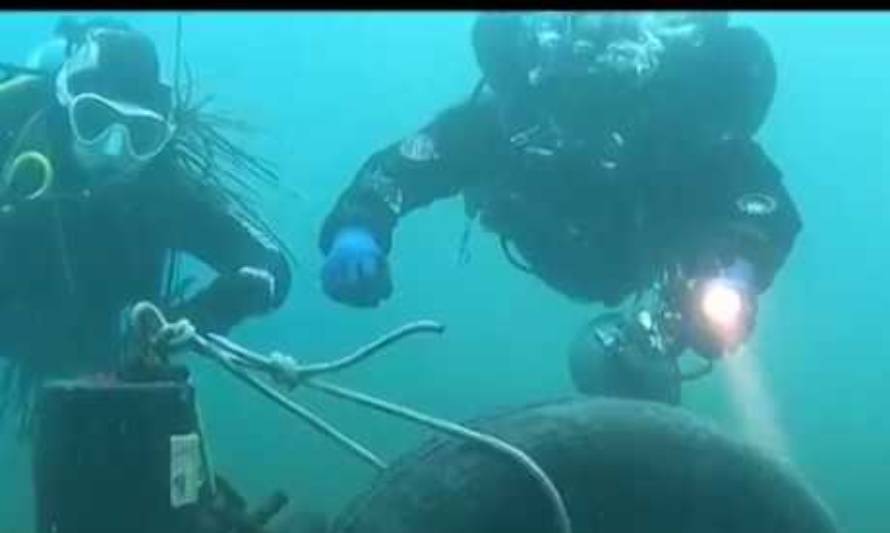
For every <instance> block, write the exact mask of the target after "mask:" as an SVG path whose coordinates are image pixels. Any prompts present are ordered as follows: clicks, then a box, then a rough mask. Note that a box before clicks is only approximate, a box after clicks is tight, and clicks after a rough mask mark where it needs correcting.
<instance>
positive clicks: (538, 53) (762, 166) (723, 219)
mask: <svg viewBox="0 0 890 533" xmlns="http://www.w3.org/2000/svg"><path fill="white" fill-rule="evenodd" d="M473 44H474V47H475V52H476V57H477V59H478V62H479V64H480V67H481V69H482V72H483V74H484V80H483V81H484V85H480V87H479V89H478V90H477V91H476V92H475V93H474V95H473V96H472V97H471V98H470V99H469V100H467V101H465V102H462V103H459V104H457V105H455V106H453V107H451V108H449V109H447V110H445V111H444V112H443V113H441V114H440V115H439V116H438V117H437V118H436V119H435V120H433V121H432V122H431V123H430V124H428V125H427V126H425V127H424V128H422V129H421V130H420V131H418V132H417V133H416V134H414V135H411V136H409V137H408V138H406V139H404V140H401V141H400V142H397V143H394V144H392V145H390V146H388V147H386V148H384V149H382V150H380V151H379V152H377V153H375V154H373V155H372V156H371V157H370V158H369V159H368V160H367V162H366V163H365V164H364V166H363V167H362V168H361V170H360V171H359V172H358V175H357V176H356V178H355V180H354V181H353V182H352V184H351V185H350V186H349V187H348V188H347V189H346V191H345V192H344V193H343V194H342V195H341V196H340V198H339V199H338V201H337V203H336V206H335V207H334V209H333V211H332V212H331V213H330V215H329V216H328V218H327V219H326V220H325V222H324V226H323V228H322V232H321V237H320V247H321V250H322V252H323V253H324V254H326V256H327V259H326V263H325V265H324V269H323V271H322V281H323V286H324V288H325V290H326V292H327V294H328V295H330V297H332V298H333V299H335V300H337V301H340V302H344V303H347V304H350V305H355V306H376V305H378V304H379V303H380V302H381V301H382V300H384V299H386V298H387V297H389V295H390V293H391V290H392V287H391V281H390V277H389V269H388V265H387V260H386V255H387V253H388V251H389V250H390V247H391V244H392V242H391V241H392V233H393V230H394V228H395V226H396V224H397V222H398V221H399V220H400V219H401V218H402V217H404V216H405V215H407V214H409V213H411V212H412V211H414V210H416V209H419V208H422V207H424V206H426V205H428V204H430V203H431V202H433V201H435V200H437V199H440V198H445V197H449V196H453V195H456V194H463V196H464V198H465V200H466V206H467V210H468V214H469V215H470V216H472V217H477V216H478V217H479V219H480V220H481V223H482V225H483V226H484V227H485V228H487V229H488V230H490V231H492V232H494V233H496V234H498V235H499V236H500V238H501V242H502V245H503V247H504V249H505V251H506V252H507V255H508V256H509V257H510V259H511V262H513V263H514V264H516V265H518V266H520V267H521V268H523V269H524V270H527V271H528V272H530V273H532V274H533V275H535V276H537V277H538V278H539V279H541V280H542V281H543V282H545V283H547V284H548V285H549V286H551V287H552V288H554V289H556V290H557V291H560V292H561V293H563V294H565V295H566V296H568V297H570V298H572V299H575V300H579V301H584V302H602V303H604V304H606V305H607V306H617V305H618V304H620V303H622V302H623V301H626V300H627V297H628V296H631V295H634V294H637V295H639V294H641V293H646V292H655V293H657V298H656V302H657V303H656V305H655V307H653V308H651V309H649V312H648V315H646V316H641V315H640V314H639V313H638V311H639V310H638V309H635V310H633V311H632V312H630V313H626V314H623V315H622V314H614V315H613V314H610V315H606V316H605V317H601V319H598V320H595V321H594V322H593V323H592V324H591V325H590V327H589V330H590V331H586V332H585V333H584V335H582V342H581V345H582V347H581V348H577V347H576V348H577V349H576V350H575V352H578V351H580V352H582V356H581V357H580V359H581V363H582V364H580V366H579V365H578V364H576V363H577V361H578V357H576V356H575V355H573V363H572V368H573V373H574V374H573V375H574V377H575V380H576V384H577V385H578V387H579V388H580V389H581V390H582V391H585V392H588V393H591V394H593V393H613V392H615V393H620V394H628V395H632V396H644V397H655V398H657V399H662V400H665V401H669V402H676V401H679V392H678V379H677V378H678V377H679V370H678V367H677V365H676V357H674V356H678V355H679V354H681V353H683V352H684V350H685V349H686V348H692V349H693V350H694V351H695V352H696V353H698V354H699V355H705V356H707V357H711V358H713V357H717V356H718V355H721V354H723V353H726V352H728V351H732V350H734V349H736V347H738V346H739V344H740V343H741V342H742V341H743V340H744V339H745V338H747V337H748V336H749V334H750V331H751V328H752V327H753V323H754V317H755V314H756V300H757V296H758V295H759V294H761V293H762V292H763V291H765V290H766V289H767V288H768V287H769V286H770V284H771V283H772V281H773V277H774V276H775V274H776V272H777V271H778V270H779V268H780V267H781V266H782V264H783V263H784V261H785V259H786V257H787V255H788V254H789V251H790V250H791V248H792V244H793V242H794V240H795V237H796V235H797V234H798V232H799V230H800V228H801V221H800V218H799V215H798V212H797V210H796V208H795V206H794V204H793V202H792V200H791V198H790V197H789V195H788V193H787V191H786V190H785V188H784V187H783V185H782V182H781V177H782V176H781V173H780V171H779V170H778V168H776V166H775V164H774V163H773V162H772V161H771V160H770V158H769V157H768V156H767V155H766V153H765V152H764V151H763V149H762V148H761V146H760V145H759V144H758V143H757V142H756V141H755V140H754V139H753V136H754V135H755V133H756V132H757V130H758V128H759V127H760V125H761V124H762V122H763V120H764V118H765V116H766V114H767V111H768V108H769V106H770V103H771V101H772V98H773V93H774V90H775V75H776V73H775V65H774V62H773V58H772V54H771V52H770V49H769V47H768V45H767V43H766V42H765V41H764V40H763V38H762V37H761V36H760V35H759V34H758V33H757V32H756V31H755V30H753V29H751V28H747V27H738V26H733V25H730V24H729V20H728V16H726V15H725V14H716V13H715V14H698V13H691V14H677V13H650V14H641V13H635V14H628V13H621V14H616V13H543V14H542V13H535V14H532V13H511V14H495V13H486V14H483V15H481V16H480V17H479V18H478V19H477V21H476V24H475V26H474V30H473ZM590 333H593V334H594V335H592V336H591V335H589V334H590ZM616 339H618V340H619V342H615V340H616ZM668 341H669V342H668ZM652 348H655V349H654V350H653V349H652ZM653 353H654V354H656V355H657V356H656V357H650V356H651V355H652V354H653ZM621 354H624V355H626V357H607V358H606V359H609V360H611V361H613V362H617V363H618V365H619V366H621V365H623V364H625V363H627V364H629V365H630V366H631V367H633V366H634V365H636V363H635V362H633V361H636V360H642V361H643V364H642V366H641V367H640V368H646V367H648V368H649V369H650V370H651V369H653V368H656V367H657V368H656V370H654V373H655V375H656V379H655V382H656V383H657V384H656V385H651V384H650V385H646V384H644V383H643V384H640V383H637V384H633V383H631V382H634V381H635V380H636V381H640V382H646V378H642V379H638V378H639V376H642V375H645V374H646V373H647V371H646V370H639V369H638V370H639V371H631V372H630V377H627V376H625V377H624V378H621V377H617V374H616V375H615V376H613V377H612V378H609V379H613V378H614V379H615V380H618V381H622V383H623V384H619V385H615V384H614V383H613V384H612V385H609V384H607V383H603V382H602V380H599V381H598V380H597V379H591V376H590V374H591V373H592V372H599V371H603V368H599V369H598V370H595V366H596V364H599V363H591V361H593V360H594V359H596V357H599V356H602V355H609V356H614V355H621ZM662 355H670V356H671V357H661V356H662ZM584 361H586V363H585V362H584ZM622 361H624V362H622ZM629 361H630V363H628V362H629ZM666 361H667V363H665V362H666ZM637 362H639V361H637ZM609 364H612V363H609ZM585 365H586V366H585ZM613 366H614V365H613ZM619 373H620V372H619ZM665 375H667V376H668V377H670V379H668V380H667V381H665V380H664V379H663V378H664V376H665ZM635 376H636V377H635ZM625 378H626V379H625ZM607 381H608V380H607Z"/></svg>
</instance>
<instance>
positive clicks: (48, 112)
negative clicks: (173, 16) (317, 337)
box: [0, 21, 290, 396]
mask: <svg viewBox="0 0 890 533" xmlns="http://www.w3.org/2000/svg"><path fill="white" fill-rule="evenodd" d="M112 22H113V23H112ZM65 28H66V29H67V32H66V33H65V34H64V35H60V36H59V37H58V38H57V39H56V42H55V43H54V44H55V46H54V47H46V48H45V50H41V51H40V52H45V54H44V56H43V57H42V58H41V57H35V58H34V59H33V62H32V65H31V66H32V67H35V68H38V69H43V70H45V71H47V72H45V74H40V73H35V74H27V73H26V74H21V75H16V76H14V77H11V78H10V79H8V80H6V81H5V82H3V83H2V84H0V133H2V136H0V161H2V162H3V167H2V190H0V207H2V209H0V320H2V322H0V324H2V326H0V357H3V358H6V359H8V360H9V361H10V362H12V363H13V369H14V371H15V372H16V373H17V375H18V378H16V379H17V380H21V383H20V384H21V385H22V386H23V387H24V388H25V389H26V390H30V389H31V385H33V384H34V382H35V381H39V380H40V379H42V378H45V377H59V376H70V375H76V374H84V373H91V372H110V371H112V370H115V366H116V364H117V360H116V359H117V358H118V356H119V353H120V352H121V349H122V340H123V333H122V328H121V317H122V313H123V312H124V311H125V310H126V309H127V308H128V306H130V305H132V304H134V303H135V302H137V301H140V300H150V301H153V302H155V303H157V304H159V305H161V306H162V307H163V308H164V309H165V311H166V312H167V313H169V316H172V317H174V318H180V317H186V318H188V319H190V320H191V321H192V323H193V324H194V325H195V326H196V327H197V328H198V329H199V330H204V331H211V332H217V333H225V332H227V331H228V330H229V329H230V328H232V327H233V326H235V325H236V324H238V323H239V322H241V321H242V320H244V319H245V318H248V317H251V316H255V315H259V314H263V313H267V312H269V311H271V310H273V309H275V308H276V307H278V306H279V305H280V304H281V303H282V302H283V300H284V298H285V296H286V295H287V294H288V291H289V287H290V267H289V265H288V262H287V260H286V256H285V254H284V251H283V250H284V249H283V247H281V246H280V245H279V244H278V242H279V241H278V239H277V237H275V235H274V234H273V233H271V232H270V231H269V230H268V229H267V227H266V226H265V225H264V224H263V223H262V222H261V221H260V219H259V218H258V217H255V216H254V215H253V214H251V211H250V209H249V208H248V207H247V205H246V204H245V203H244V202H243V201H241V200H240V199H239V196H238V195H237V193H235V192H234V190H233V189H232V188H231V187H229V186H228V185H227V183H228V182H227V181H226V177H230V173H231V172H232V170H231V169H232V168H236V169H237V171H238V172H240V173H241V175H240V176H237V178H240V179H242V180H243V179H252V178H254V177H258V176H261V175H262V173H263V172H265V171H264V170H263V169H264V167H263V166H262V165H261V163H259V161H258V160H256V159H253V158H251V157H250V156H248V155H247V154H244V153H243V152H241V151H240V150H239V149H238V148H236V147H233V146H232V145H231V144H228V141H226V140H225V138H224V137H221V136H220V134H219V133H218V132H216V130H215V129H214V127H212V126H209V125H208V123H207V122H206V119H205V118H204V117H205V114H204V112H203V111H202V110H201V109H200V108H198V107H196V106H194V105H193V104H192V103H190V102H183V101H178V102H177V101H175V100H178V99H176V98H175V95H174V90H173V89H172V88H171V87H170V86H168V85H166V84H164V83H162V82H161V80H160V76H159V61H158V57H157V52H156V49H155V46H154V44H153V43H152V42H151V40H150V39H149V38H148V37H147V36H145V35H144V34H142V33H140V32H138V31H136V30H134V29H132V28H130V27H129V26H127V25H126V24H124V23H122V22H120V21H111V22H109V21H93V22H91V23H85V24H70V21H69V24H68V25H67V26H65ZM59 39H62V40H63V41H64V42H65V46H64V47H62V48H64V54H62V56H61V58H62V59H64V62H63V63H61V65H59V64H58V62H57V61H58V60H56V62H55V63H54V60H53V59H52V57H51V55H52V53H54V54H55V55H56V56H59V53H60V47H59V46H58V40H59ZM38 56H39V54H38ZM226 158H228V161H229V163H227V159H226ZM233 161H234V162H237V163H240V164H239V165H237V166H232V164H231V162H233ZM180 253H187V254H190V255H192V256H194V257H196V258H197V259H199V260H201V261H202V262H204V263H206V264H207V265H209V266H210V267H212V268H213V269H214V270H216V272H217V277H216V279H215V280H213V281H212V283H210V284H209V286H207V287H205V288H203V290H199V291H197V292H196V293H195V294H193V295H191V296H190V297H187V298H186V297H182V298H176V297H177V295H175V294H172V291H171V290H170V288H171V287H172V285H173V283H170V280H169V279H165V276H166V277H167V278H169V277H170V275H171V272H172V271H173V270H174V269H173V268H172V265H175V263H176V257H178V255H179V254H180ZM165 273H166V274H165ZM179 296H181V295H179ZM10 375H11V376H13V375H15V374H10ZM25 396H28V395H27V394H26V395H25Z"/></svg>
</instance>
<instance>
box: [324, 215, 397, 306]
mask: <svg viewBox="0 0 890 533" xmlns="http://www.w3.org/2000/svg"><path fill="white" fill-rule="evenodd" d="M321 282H322V287H323V288H324V291H325V293H326V294H327V295H328V296H330V297H331V298H332V299H333V300H336V301H338V302H340V303H344V304H348V305H353V306H356V307H375V306H377V305H378V304H379V303H380V302H381V301H382V300H385V299H386V298H388V297H389V295H390V294H392V281H391V280H390V276H389V264H388V263H387V261H386V256H385V255H384V254H383V251H382V250H381V249H380V246H379V245H378V244H377V241H375V240H374V237H373V236H372V235H371V233H370V232H368V231H367V230H365V229H362V228H357V227H352V228H345V229H342V230H340V233H338V234H337V236H336V237H335V238H334V242H333V245H332V246H331V249H330V251H329V252H328V256H327V259H326V260H325V264H324V267H323V268H322V270H321Z"/></svg>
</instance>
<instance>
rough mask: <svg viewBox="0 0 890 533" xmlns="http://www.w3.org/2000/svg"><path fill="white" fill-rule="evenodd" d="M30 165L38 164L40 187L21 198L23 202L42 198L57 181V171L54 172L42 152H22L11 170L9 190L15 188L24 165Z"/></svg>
mask: <svg viewBox="0 0 890 533" xmlns="http://www.w3.org/2000/svg"><path fill="white" fill-rule="evenodd" d="M29 163H31V164H36V165H37V167H38V168H39V169H40V176H41V177H40V181H39V183H40V185H39V186H38V187H37V188H36V189H35V190H34V191H33V192H31V193H28V194H26V195H25V196H24V197H23V198H20V199H22V200H35V199H37V198H40V197H41V196H43V195H44V194H45V193H46V191H48V190H49V188H50V187H51V186H52V184H53V180H54V179H55V170H53V165H52V163H51V162H50V161H49V159H48V158H47V157H46V156H45V155H43V154H42V153H40V152H37V151H34V150H29V151H27V152H22V153H21V154H19V155H18V156H17V157H16V158H15V159H14V160H13V161H12V165H11V166H10V169H9V182H8V183H7V184H6V186H7V190H9V189H11V188H12V187H13V184H14V182H15V178H16V176H17V175H18V171H19V169H20V168H21V167H22V165H26V164H29Z"/></svg>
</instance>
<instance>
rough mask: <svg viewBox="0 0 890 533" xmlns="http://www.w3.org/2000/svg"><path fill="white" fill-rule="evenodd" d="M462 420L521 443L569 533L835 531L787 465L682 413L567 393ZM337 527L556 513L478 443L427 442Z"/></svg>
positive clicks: (405, 531) (512, 528) (348, 531)
mask: <svg viewBox="0 0 890 533" xmlns="http://www.w3.org/2000/svg"><path fill="white" fill-rule="evenodd" d="M468 425H469V426H471V427H473V428H474V429H477V430H480V431H484V432H487V433H489V434H493V435H496V436H498V437H500V438H502V439H504V440H505V441H507V442H509V443H511V444H513V445H515V446H517V447H518V448H520V449H522V450H523V451H525V452H526V453H528V454H529V455H530V456H531V457H533V458H534V459H535V461H536V462H537V463H538V464H539V465H540V466H541V467H542V468H543V469H544V470H545V471H546V472H547V473H548V474H549V476H550V477H551V478H552V480H553V481H554V483H555V484H556V486H557V487H558V489H559V491H560V492H561V494H562V496H563V498H564V500H565V502H566V505H567V507H568V511H569V514H570V516H571V519H572V522H573V526H574V532H575V533H656V532H657V533H714V532H717V531H719V532H721V533H831V532H834V531H836V526H835V523H834V520H833V517H832V515H831V513H830V512H829V510H828V509H827V508H826V506H825V505H823V503H822V502H821V501H820V500H819V498H818V497H817V496H816V494H814V492H813V491H812V490H811V489H810V488H809V487H808V486H807V484H806V483H805V482H804V481H803V480H802V479H801V478H800V477H799V475H798V474H796V473H795V472H794V471H793V470H792V469H791V468H790V466H789V465H787V464H785V463H784V462H782V461H779V460H777V459H776V458H773V457H771V456H770V455H768V454H767V453H765V452H764V451H762V450H760V449H758V448H756V447H754V446H752V445H750V444H746V443H744V442H741V441H739V440H736V439H735V438H731V437H729V436H728V435H726V434H725V433H723V432H721V431H720V430H718V429H717V428H716V427H715V426H714V425H713V424H710V423H707V422H705V421H703V420H702V419H700V418H699V417H696V416H694V415H692V414H691V413H689V412H688V411H686V410H684V409H682V408H679V407H671V406H668V405H663V404H659V403H654V402H647V401H640V400H621V399H605V398H601V399H568V400H562V401H558V402H553V403H547V404H541V405H535V406H530V407H527V408H524V409H520V410H517V411H513V412H509V413H506V414H502V415H499V416H495V417H493V418H489V419H484V420H479V421H475V422H473V423H471V424H468ZM333 531H334V532H336V533H409V532H411V533H483V532H485V533H489V532H504V533H544V532H550V531H555V529H554V512H553V508H552V507H551V504H550V503H549V501H548V500H547V498H545V496H544V493H543V491H542V489H541V487H540V486H538V485H537V484H536V483H535V482H534V481H533V480H532V478H531V477H530V476H529V474H528V473H527V472H526V471H524V470H523V469H522V468H521V467H520V466H519V465H518V464H517V463H516V462H514V461H512V460H511V459H510V458H508V457H505V456H503V455H500V454H498V453H496V452H494V451H492V450H490V449H488V448H486V447H484V446H481V445H479V444H475V443H470V442H466V441H459V440H453V439H450V438H449V439H439V438H436V439H432V440H430V441H428V442H427V443H426V444H424V445H422V446H421V447H420V448H419V449H418V450H417V451H415V452H413V453H410V454H408V455H406V456H404V457H403V458H402V459H400V460H399V461H398V462H396V463H395V464H393V465H392V466H391V467H390V468H389V469H388V470H387V471H385V472H384V473H382V474H381V475H380V477H379V478H378V479H377V480H376V481H375V482H374V484H373V485H372V487H371V488H370V489H369V490H368V491H367V492H366V493H364V494H362V495H360V496H359V497H358V498H357V499H356V500H355V501H354V502H352V503H351V504H350V505H349V506H347V508H346V509H345V510H344V512H343V513H342V514H341V515H340V517H339V518H338V519H337V521H336V522H335V524H334V528H333Z"/></svg>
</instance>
